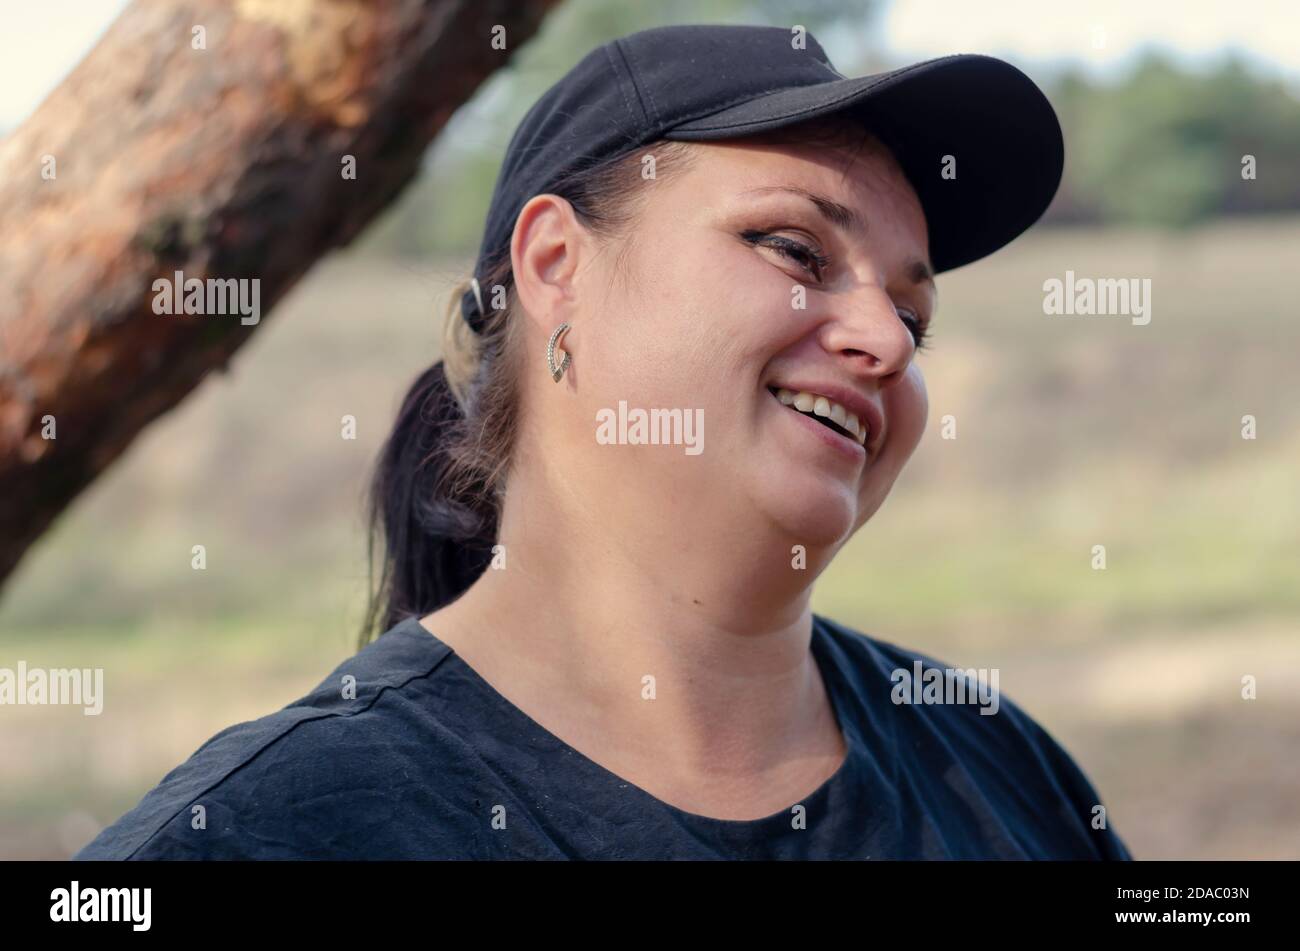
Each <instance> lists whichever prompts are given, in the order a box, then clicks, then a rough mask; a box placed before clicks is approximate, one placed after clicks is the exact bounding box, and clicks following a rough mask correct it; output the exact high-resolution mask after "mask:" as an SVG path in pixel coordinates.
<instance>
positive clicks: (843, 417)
mask: <svg viewBox="0 0 1300 951" xmlns="http://www.w3.org/2000/svg"><path fill="white" fill-rule="evenodd" d="M767 390H768V392H769V393H771V394H772V397H773V398H774V399H775V400H776V401H777V402H778V403H780V404H781V405H782V406H784V407H785V408H786V409H788V410H790V411H791V412H794V413H798V414H799V415H801V416H806V417H807V418H809V419H811V420H813V421H815V422H816V423H818V424H819V425H821V426H823V427H824V428H826V429H829V430H830V431H831V432H833V433H835V435H836V436H838V437H840V438H842V439H846V440H849V441H851V442H853V443H854V444H856V445H858V446H861V447H863V448H864V449H866V451H867V454H868V456H869V457H874V455H875V454H876V452H877V451H878V450H879V447H880V443H881V441H882V437H883V435H884V434H883V431H882V429H883V426H882V424H883V416H882V414H881V412H880V410H879V409H878V408H877V407H876V405H875V403H873V402H872V401H871V400H870V399H868V398H867V397H866V396H864V395H863V394H862V393H860V392H858V391H857V390H856V389H853V388H850V387H843V386H839V385H837V384H834V383H828V382H823V383H815V382H812V381H799V382H795V381H793V380H791V381H784V380H783V381H773V382H771V383H769V384H768V386H767Z"/></svg>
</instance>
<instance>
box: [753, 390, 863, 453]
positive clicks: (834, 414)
mask: <svg viewBox="0 0 1300 951" xmlns="http://www.w3.org/2000/svg"><path fill="white" fill-rule="evenodd" d="M776 398H777V399H778V400H780V402H781V403H782V405H784V406H793V407H794V408H795V409H797V410H799V412H801V413H813V414H815V415H817V416H825V417H826V418H827V419H829V420H830V421H831V422H833V423H836V424H838V425H840V426H843V427H844V429H846V430H847V431H848V432H851V433H853V434H854V436H856V437H857V440H858V443H859V444H860V445H864V446H865V445H866V443H867V436H868V435H870V433H868V432H867V426H866V423H864V422H863V421H862V420H861V419H859V418H858V416H857V414H856V413H850V412H849V411H848V410H847V409H845V408H844V407H843V406H842V405H841V404H839V403H837V402H835V401H834V400H832V399H828V398H827V397H825V396H818V395H817V394H816V393H807V392H805V391H803V390H797V391H796V390H787V389H786V388H785V387H780V388H778V389H777V391H776Z"/></svg>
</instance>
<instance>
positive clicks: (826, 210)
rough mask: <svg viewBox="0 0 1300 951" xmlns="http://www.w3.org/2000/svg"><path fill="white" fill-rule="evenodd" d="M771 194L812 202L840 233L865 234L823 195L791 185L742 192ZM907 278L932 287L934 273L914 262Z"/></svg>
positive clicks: (862, 225) (848, 212) (852, 216)
mask: <svg viewBox="0 0 1300 951" xmlns="http://www.w3.org/2000/svg"><path fill="white" fill-rule="evenodd" d="M771 192H786V193H788V194H791V195H798V196H799V197H801V198H806V199H808V201H810V202H812V204H813V207H815V208H816V209H817V211H818V212H819V213H820V214H821V216H822V217H823V218H825V219H826V220H827V221H829V222H830V223H831V224H833V225H834V226H835V227H837V228H839V229H840V230H842V231H847V232H848V233H849V234H855V235H865V234H866V233H867V223H866V222H865V221H863V220H862V216H861V215H859V214H858V213H857V212H856V211H854V210H853V209H852V208H849V207H848V206H846V205H841V204H840V203H839V202H837V201H833V200H831V199H830V198H827V197H826V196H825V195H818V194H817V193H816V192H810V191H808V190H807V189H805V188H797V187H795V186H793V185H764V186H762V187H760V188H751V189H749V190H748V191H745V192H742V194H745V195H757V194H769V193H771ZM906 271H907V276H908V278H910V279H911V281H912V283H913V284H929V285H930V286H932V287H933V286H934V271H933V270H931V268H930V265H928V264H926V263H925V262H924V261H921V260H916V261H912V262H911V263H909V264H908V265H907V268H906Z"/></svg>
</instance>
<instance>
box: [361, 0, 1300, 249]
mask: <svg viewBox="0 0 1300 951" xmlns="http://www.w3.org/2000/svg"><path fill="white" fill-rule="evenodd" d="M883 7H884V4H882V3H881V2H879V0H867V2H848V0H807V2H802V3H801V2H791V0H659V2H656V3H645V4H627V3H622V2H618V0H570V2H568V3H566V4H564V5H563V6H561V7H560V8H559V9H558V10H557V11H556V12H555V13H553V14H552V15H551V16H550V18H549V19H548V20H547V22H546V23H545V24H544V26H543V29H542V31H541V32H540V33H539V34H538V36H537V37H536V38H535V39H534V40H533V41H532V42H531V43H529V45H528V46H527V48H526V49H523V50H521V51H520V54H519V56H518V57H517V59H516V60H515V63H516V65H515V66H514V67H513V68H509V69H506V70H502V71H501V72H500V73H498V74H497V75H495V76H494V77H493V78H492V79H491V80H490V81H489V82H488V84H487V85H486V86H485V87H484V88H483V89H482V90H481V91H480V93H479V94H478V95H477V96H476V97H475V98H474V100H473V101H472V102H471V103H469V104H468V105H467V106H466V107H465V108H464V109H462V110H461V111H460V113H458V114H457V116H456V117H455V118H454V119H453V120H452V122H451V123H449V124H448V126H447V128H446V130H445V131H444V133H443V135H442V137H441V138H440V139H439V141H438V142H437V143H436V144H435V145H434V147H433V148H432V149H431V150H430V154H429V156H428V159H427V161H426V168H425V173H424V175H423V176H421V178H420V179H419V180H418V181H417V182H416V183H415V184H413V185H412V186H411V188H410V190H409V191H408V193H407V194H405V195H404V196H402V200H401V201H399V202H398V203H397V204H396V205H395V206H394V207H393V209H392V210H391V211H390V212H389V213H388V214H387V215H386V216H385V217H384V218H382V219H381V220H380V221H378V222H377V223H376V224H375V225H374V226H372V227H371V228H370V230H369V231H368V233H367V234H366V237H365V239H364V240H363V242H362V247H363V248H364V249H365V250H367V251H370V252H373V253H379V254H388V255H400V256H408V257H414V258H426V257H430V256H440V255H451V256H461V255H465V254H470V253H473V252H474V251H475V250H476V249H477V247H478V242H479V239H480V237H481V228H482V224H483V217H484V215H485V214H486V210H487V206H488V202H489V200H490V198H491V194H492V187H493V185H494V183H495V179H496V172H497V168H498V166H499V163H500V159H501V156H502V154H503V153H504V152H505V148H506V145H507V143H508V140H509V136H510V134H511V133H512V132H513V130H514V128H515V126H516V125H517V124H518V122H519V121H520V119H522V118H523V115H524V113H525V112H526V111H527V110H528V108H529V106H531V105H532V103H533V102H534V101H535V100H536V98H537V97H538V96H539V95H541V93H542V92H543V91H544V90H545V89H546V88H547V87H549V86H550V85H551V84H552V83H553V82H555V81H556V80H557V79H559V78H560V76H562V75H563V74H564V73H565V72H566V71H567V70H568V69H569V68H570V67H571V66H572V65H573V64H575V63H576V62H577V61H578V60H579V59H580V58H581V57H582V56H583V55H585V54H586V53H587V52H589V51H590V50H591V49H593V48H595V47H596V46H598V45H600V44H601V43H604V42H606V41H608V40H610V39H613V38H614V37H617V36H621V35H623V34H625V33H629V32H632V31H634V30H640V29H647V28H650V27H654V26H663V25H667V24H671V23H748V24H769V25H774V26H785V27H788V26H789V25H791V24H794V23H799V24H802V25H804V26H806V27H807V28H808V30H809V31H810V32H812V33H813V34H814V35H815V36H816V37H817V38H818V40H819V42H821V44H822V45H823V46H824V47H825V48H826V50H827V52H828V54H829V55H830V57H831V60H832V61H833V62H835V63H836V65H837V66H838V67H839V68H840V70H841V71H842V72H844V73H845V74H846V75H850V76H852V75H861V74H866V73H871V72H876V71H879V70H881V69H886V68H889V67H890V66H896V65H899V63H898V62H897V61H896V59H892V58H891V57H890V55H889V51H888V50H887V49H885V48H884V46H883V44H882V42H881V40H880V31H879V29H878V19H877V18H878V17H879V15H880V13H881V11H882V9H883ZM1034 78H1035V81H1037V82H1039V84H1040V85H1041V86H1043V88H1044V90H1045V91H1046V93H1047V95H1048V97H1049V98H1050V99H1051V101H1052V104H1053V105H1054V106H1055V108H1056V110H1057V114H1058V115H1059V116H1060V119H1061V125H1062V127H1063V129H1064V132H1065V142H1066V167H1065V178H1064V181H1063V182H1062V185H1061V189H1060V191H1059V192H1058V194H1057V198H1056V201H1055V202H1054V203H1053V205H1052V207H1051V209H1050V210H1049V211H1048V213H1047V215H1046V217H1045V219H1044V220H1045V221H1046V222H1052V223H1056V224H1138V225H1149V226H1153V227H1160V228H1169V229H1181V228H1187V227H1190V226H1193V225H1195V224H1197V223H1199V222H1202V221H1205V220H1207V219H1210V218H1213V217H1217V216H1221V215H1251V214H1264V213H1270V212H1281V211H1287V210H1295V209H1300V100H1297V99H1296V98H1295V97H1293V96H1292V95H1291V94H1289V93H1288V91H1287V90H1286V88H1285V87H1284V86H1283V85H1282V84H1281V83H1280V82H1276V81H1269V80H1263V79H1260V78H1257V77H1255V76H1253V75H1252V74H1251V73H1250V72H1249V71H1248V69H1247V68H1246V66H1245V64H1244V63H1243V62H1242V61H1240V60H1238V59H1231V58H1230V59H1227V60H1226V61H1224V62H1223V63H1221V64H1220V65H1219V66H1218V67H1217V68H1215V69H1214V70H1212V71H1209V72H1205V71H1191V70H1186V69H1182V68H1180V67H1178V66H1177V65H1175V64H1174V63H1172V62H1171V61H1169V60H1168V59H1167V58H1165V57H1163V56H1162V55H1160V54H1158V53H1148V54H1147V55H1146V56H1145V57H1144V58H1143V59H1142V60H1141V61H1140V62H1139V64H1138V65H1137V67H1136V68H1135V69H1133V70H1132V71H1131V72H1130V73H1129V74H1128V75H1127V76H1126V77H1125V78H1124V79H1123V80H1122V81H1120V82H1118V83H1097V82H1092V81H1089V80H1088V79H1086V78H1085V77H1084V75H1083V74H1082V72H1080V71H1078V70H1077V69H1071V68H1067V69H1065V70H1064V71H1062V72H1060V73H1058V74H1056V75H1054V76H1042V75H1035V76H1034ZM1246 155H1253V156H1254V157H1255V170H1254V174H1255V176H1256V177H1255V178H1254V179H1243V177H1242V161H1243V157H1244V156H1246Z"/></svg>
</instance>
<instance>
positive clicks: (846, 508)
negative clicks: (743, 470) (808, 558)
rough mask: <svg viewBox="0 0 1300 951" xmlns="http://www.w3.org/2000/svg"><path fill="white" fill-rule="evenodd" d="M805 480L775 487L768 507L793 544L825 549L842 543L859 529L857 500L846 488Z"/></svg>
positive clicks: (769, 496) (769, 494)
mask: <svg viewBox="0 0 1300 951" xmlns="http://www.w3.org/2000/svg"><path fill="white" fill-rule="evenodd" d="M810 481H811V480H808V479H803V480H796V481H794V482H790V483H786V484H785V485H783V486H772V487H771V488H769V489H768V499H767V502H768V504H767V505H766V506H765V508H766V509H767V511H768V513H769V514H770V517H771V520H772V521H773V522H775V523H776V524H777V525H779V526H780V527H781V528H782V529H784V530H785V533H786V534H787V535H788V536H789V537H790V539H791V544H792V545H803V546H804V547H805V548H826V547H831V546H835V545H838V544H840V543H841V542H843V541H844V540H845V539H846V538H847V537H848V536H849V535H850V534H852V533H853V531H854V530H855V529H856V528H857V523H858V514H859V508H858V503H857V499H856V498H854V497H853V496H852V495H851V494H850V493H849V492H848V491H847V487H846V486H829V485H825V484H822V485H815V484H809V483H810Z"/></svg>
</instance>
